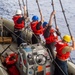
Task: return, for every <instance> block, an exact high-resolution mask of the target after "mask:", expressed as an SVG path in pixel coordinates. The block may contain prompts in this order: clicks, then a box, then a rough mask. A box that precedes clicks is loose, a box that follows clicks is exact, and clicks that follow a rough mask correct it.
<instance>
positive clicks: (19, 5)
mask: <svg viewBox="0 0 75 75" xmlns="http://www.w3.org/2000/svg"><path fill="white" fill-rule="evenodd" d="M18 3H19V7H20V10H21V11H22V8H21V2H20V0H18Z"/></svg>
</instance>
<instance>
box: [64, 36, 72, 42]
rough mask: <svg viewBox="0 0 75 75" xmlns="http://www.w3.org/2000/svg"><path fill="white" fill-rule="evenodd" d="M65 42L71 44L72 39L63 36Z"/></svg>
mask: <svg viewBox="0 0 75 75" xmlns="http://www.w3.org/2000/svg"><path fill="white" fill-rule="evenodd" d="M63 40H64V41H66V42H70V41H71V37H70V36H69V35H65V36H63Z"/></svg>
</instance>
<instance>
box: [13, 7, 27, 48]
mask: <svg viewBox="0 0 75 75" xmlns="http://www.w3.org/2000/svg"><path fill="white" fill-rule="evenodd" d="M26 18H27V14H26V6H24V16H22V11H21V10H17V11H16V15H14V16H13V18H12V19H13V21H14V32H15V34H16V35H17V44H18V47H19V45H20V44H21V43H23V42H24V41H23V34H22V31H23V30H24V28H25V19H26Z"/></svg>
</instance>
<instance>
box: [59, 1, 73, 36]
mask: <svg viewBox="0 0 75 75" xmlns="http://www.w3.org/2000/svg"><path fill="white" fill-rule="evenodd" d="M59 2H60V5H61V9H62V12H63V15H64V19H65V22H66V25H67V27H68V31H69V33H70V35H71V36H72V34H71V31H70V28H69V24H68V21H67V18H66V15H65V11H64V9H63V5H62V2H61V0H59Z"/></svg>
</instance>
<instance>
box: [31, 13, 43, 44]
mask: <svg viewBox="0 0 75 75" xmlns="http://www.w3.org/2000/svg"><path fill="white" fill-rule="evenodd" d="M40 13H41V12H40ZM42 22H43V17H42V14H41V21H39V18H38V16H36V15H34V16H33V17H32V22H31V23H30V26H31V29H32V31H33V35H32V44H35V43H39V41H40V40H41V38H40V35H41V34H43V27H42Z"/></svg>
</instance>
